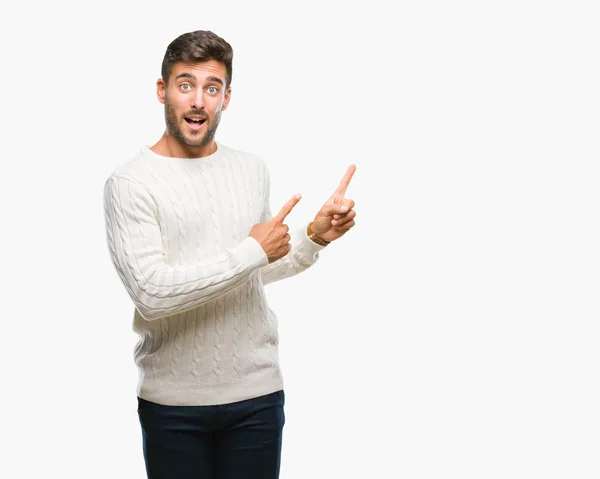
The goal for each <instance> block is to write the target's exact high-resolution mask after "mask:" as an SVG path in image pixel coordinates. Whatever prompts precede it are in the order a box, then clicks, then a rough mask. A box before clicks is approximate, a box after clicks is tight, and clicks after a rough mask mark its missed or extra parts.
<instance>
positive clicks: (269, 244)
mask: <svg viewBox="0 0 600 479" xmlns="http://www.w3.org/2000/svg"><path fill="white" fill-rule="evenodd" d="M300 198H302V195H299V194H298V195H294V196H292V198H291V199H290V200H289V201H288V202H287V203H286V204H285V205H283V208H281V210H280V211H279V213H277V215H275V216H274V217H273V218H272V219H271V220H270V221H267V222H266V223H257V224H255V225H254V226H253V227H252V229H251V230H250V234H249V236H251V237H252V238H254V239H255V240H256V241H258V242H259V244H260V245H261V246H262V249H263V250H264V251H265V253H266V254H267V257H268V258H269V263H272V262H273V261H277V260H278V259H279V258H283V257H284V256H285V255H286V254H288V253H289V252H290V250H291V249H292V246H291V245H290V235H289V234H288V231H289V227H288V226H287V225H285V224H283V221H284V220H285V217H286V216H287V215H288V214H290V212H291V211H292V209H293V208H294V206H296V204H297V203H298V202H299V201H300Z"/></svg>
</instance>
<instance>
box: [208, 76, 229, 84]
mask: <svg viewBox="0 0 600 479" xmlns="http://www.w3.org/2000/svg"><path fill="white" fill-rule="evenodd" d="M206 81H214V82H216V83H220V84H221V85H224V84H225V83H224V82H223V80H221V79H220V78H219V77H215V76H209V77H206Z"/></svg>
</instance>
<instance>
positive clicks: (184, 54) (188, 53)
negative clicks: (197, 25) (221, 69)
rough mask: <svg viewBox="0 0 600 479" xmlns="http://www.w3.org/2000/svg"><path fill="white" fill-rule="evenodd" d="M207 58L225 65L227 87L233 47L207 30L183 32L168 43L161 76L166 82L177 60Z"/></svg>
mask: <svg viewBox="0 0 600 479" xmlns="http://www.w3.org/2000/svg"><path fill="white" fill-rule="evenodd" d="M209 60H216V61H218V62H221V63H223V64H224V65H225V69H226V71H227V77H226V78H225V83H226V88H229V86H230V85H231V79H232V77H233V49H232V48H231V45H230V44H229V43H227V42H226V41H225V40H223V39H222V38H221V37H220V36H218V35H216V34H215V33H213V32H211V31H209V30H196V31H195V32H189V33H184V34H183V35H180V36H178V37H177V38H176V39H175V40H173V41H172V42H171V43H170V44H169V46H168V47H167V51H166V52H165V56H164V57H163V62H162V68H161V75H162V78H163V80H164V81H165V83H168V81H169V76H170V75H171V71H172V70H173V65H174V64H175V63H177V62H184V63H198V62H207V61H209Z"/></svg>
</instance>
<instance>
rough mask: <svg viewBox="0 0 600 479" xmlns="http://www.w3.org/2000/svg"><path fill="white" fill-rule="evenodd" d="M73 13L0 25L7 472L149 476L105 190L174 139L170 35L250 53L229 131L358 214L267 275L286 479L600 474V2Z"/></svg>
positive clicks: (296, 214)
mask: <svg viewBox="0 0 600 479" xmlns="http://www.w3.org/2000/svg"><path fill="white" fill-rule="evenodd" d="M391 5H392V4H391V3H388V2H382V1H370V2H362V3H352V2H316V1H304V2H297V3H295V4H288V3H285V4H284V3H283V2H275V1H272V2H267V1H254V2H226V3H221V2H204V1H195V2H190V1H187V0H183V1H180V2H174V3H169V2H148V1H146V2H127V1H121V2H97V3H89V4H87V3H75V2H65V1H63V2H60V1H59V2H53V3H42V2H34V3H33V4H32V3H28V4H26V5H24V6H19V7H16V6H14V5H13V6H11V9H10V10H8V9H7V10H6V11H4V12H3V14H2V19H1V20H0V23H1V25H0V26H1V27H2V28H0V32H1V33H0V35H1V37H2V38H1V40H2V41H1V42H0V45H1V46H0V48H1V49H2V54H3V55H2V60H3V61H2V73H3V74H2V75H1V76H0V82H1V84H0V86H2V92H3V99H2V105H3V106H2V116H3V118H4V121H3V131H4V135H3V160H4V161H3V166H4V169H3V174H2V188H1V189H0V194H1V195H2V202H1V203H2V217H3V220H4V221H3V223H2V232H3V234H2V250H3V253H4V255H3V256H4V261H3V263H4V266H5V267H4V268H3V272H4V275H3V281H2V284H3V288H2V290H3V294H2V297H3V307H2V325H3V328H2V331H3V334H2V338H3V341H2V347H1V348H0V354H1V357H2V362H3V365H4V367H3V381H2V383H3V385H2V391H3V392H2V406H3V408H2V410H3V414H2V416H3V420H2V427H1V428H0V430H1V432H0V434H1V435H2V441H3V444H4V445H5V446H4V453H3V455H2V456H3V459H2V461H1V464H0V476H2V477H10V478H28V479H29V478H33V477H42V476H44V477H45V476H46V475H48V476H52V477H55V476H56V477H61V478H64V479H67V478H82V477H86V478H90V479H92V478H106V477H127V478H132V479H134V478H139V479H141V478H143V477H145V475H144V471H143V458H142V450H141V434H140V431H139V424H138V422H137V415H136V412H135V407H136V404H135V386H136V383H137V371H136V370H135V366H134V364H133V356H132V354H133V347H134V344H135V342H136V341H137V338H136V336H135V335H134V333H133V332H132V331H131V318H132V312H133V310H132V305H131V302H130V300H129V298H128V296H127V295H126V293H125V290H124V288H123V287H122V285H121V284H120V282H119V279H118V276H117V274H116V273H115V271H114V269H113V267H112V264H111V263H110V259H109V256H108V251H107V248H106V242H105V233H104V218H103V210H102V207H103V206H102V187H103V183H104V181H105V179H106V178H107V177H108V175H109V174H110V172H111V171H112V169H114V168H115V167H116V166H118V165H119V164H121V163H122V162H124V161H126V160H127V159H128V158H129V157H130V156H131V155H133V154H135V152H136V151H137V150H138V149H139V148H140V147H141V146H142V145H145V144H152V143H154V142H155V141H156V140H158V138H159V137H160V135H161V134H162V131H163V128H164V123H163V109H162V105H160V104H159V103H158V101H157V100H156V97H155V81H156V79H157V78H158V76H159V75H160V63H161V61H162V56H163V54H164V50H165V48H166V46H167V44H168V43H169V42H170V41H171V40H172V39H174V38H175V37H176V36H178V35H179V34H181V33H184V32H187V31H191V30H196V29H209V30H213V31H214V32H216V33H218V34H219V35H221V36H223V37H224V38H225V39H227V40H228V41H229V42H230V43H231V44H232V46H233V48H234V76H233V96H232V101H231V104H230V108H229V110H228V111H227V112H226V113H224V115H223V118H222V122H221V126H220V129H219V131H218V133H217V139H218V140H219V141H221V142H223V143H225V144H228V145H229V146H232V147H235V148H239V149H243V150H247V151H251V152H254V153H258V154H260V155H261V156H262V157H263V158H264V159H265V160H266V161H267V163H268V164H269V167H270V169H271V179H272V191H271V203H272V209H273V211H277V210H278V209H279V208H280V206H281V205H282V204H283V203H284V202H285V201H286V200H287V199H288V198H289V197H290V196H291V195H292V194H294V193H296V192H300V193H302V194H303V199H302V200H301V202H300V203H299V204H298V206H297V207H296V208H295V209H294V211H293V213H292V214H291V215H290V216H289V224H290V225H302V224H304V223H305V222H307V221H309V220H310V219H312V217H313V216H314V214H315V213H316V212H317V210H318V209H319V207H320V206H321V205H322V203H323V202H324V201H325V200H326V199H327V197H328V195H329V194H330V193H331V192H332V191H333V189H334V188H335V187H336V186H337V184H338V182H339V180H340V179H341V177H342V175H343V173H344V172H345V171H346V168H347V167H348V165H350V164H351V163H355V164H356V165H357V171H356V174H355V176H354V179H353V181H352V184H351V187H350V189H349V191H348V196H349V197H351V198H353V199H354V200H355V201H356V210H357V225H356V227H355V228H354V229H353V230H352V231H351V232H350V233H349V234H348V235H347V236H345V237H343V238H342V239H341V240H340V241H338V242H337V243H334V244H332V245H331V246H330V247H328V248H327V249H326V250H325V251H324V252H323V254H322V256H321V260H320V261H319V263H318V264H317V265H315V267H314V268H312V269H311V270H308V271H306V272H305V273H303V274H302V275H299V276H297V277H294V278H290V279H288V280H285V281H283V282H281V283H277V284H273V285H269V286H268V287H267V294H268V299H269V302H270V305H271V307H272V308H273V309H274V311H275V312H276V314H277V315H278V317H279V324H280V336H281V343H280V354H281V362H282V366H283V371H284V376H285V381H286V398H287V405H286V415H287V424H286V427H285V433H284V434H285V439H284V448H283V462H282V474H281V477H282V479H293V478H302V479H305V478H327V479H330V478H346V477H357V478H402V479H441V478H443V479H445V478H460V479H481V478H485V479H492V478H494V479H495V478H498V479H505V478H511V479H517V478H519V479H521V478H522V479H531V478H544V479H548V478H569V479H571V478H578V479H587V478H597V477H598V476H599V474H600V464H599V463H598V460H597V451H598V448H599V447H600V438H599V432H598V431H599V430H600V417H599V416H600V413H599V408H598V404H599V403H600V401H599V400H600V397H599V396H600V394H599V393H600V388H599V384H598V364H599V362H598V361H599V359H600V357H599V352H598V333H599V332H600V327H599V325H598V319H599V314H598V313H599V311H598V309H599V308H598V288H599V286H600V281H599V271H600V257H599V253H598V249H599V248H598V246H599V245H600V229H599V227H598V213H599V208H598V205H599V204H600V203H599V200H600V194H599V191H598V179H599V178H598V153H599V147H598V128H599V126H600V124H599V123H600V115H599V113H598V112H599V111H600V108H599V107H600V94H599V89H598V85H599V84H600V69H599V67H598V54H599V51H598V50H599V45H600V38H599V37H600V34H599V33H598V28H597V25H598V20H599V18H598V12H597V11H596V9H595V4H594V2H591V1H590V2H582V1H569V2H566V1H563V2H541V1H539V2H534V1H519V2H516V1H508V2H507V1H504V2H475V1H470V2H469V1H457V2H442V1H419V2H416V1H415V2H400V3H396V4H395V5H394V9H395V10H392V7H391Z"/></svg>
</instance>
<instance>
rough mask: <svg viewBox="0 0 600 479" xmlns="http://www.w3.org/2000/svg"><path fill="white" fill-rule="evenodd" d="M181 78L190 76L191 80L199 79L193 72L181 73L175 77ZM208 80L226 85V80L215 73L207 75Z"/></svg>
mask: <svg viewBox="0 0 600 479" xmlns="http://www.w3.org/2000/svg"><path fill="white" fill-rule="evenodd" d="M180 78H189V79H190V80H197V78H196V77H195V76H194V75H192V74H191V73H180V74H179V75H177V76H176V77H175V80H179V79H180ZM206 81H207V82H215V83H219V84H220V85H223V86H225V82H224V81H223V80H221V79H220V78H219V77H216V76H213V75H211V76H208V77H206Z"/></svg>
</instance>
